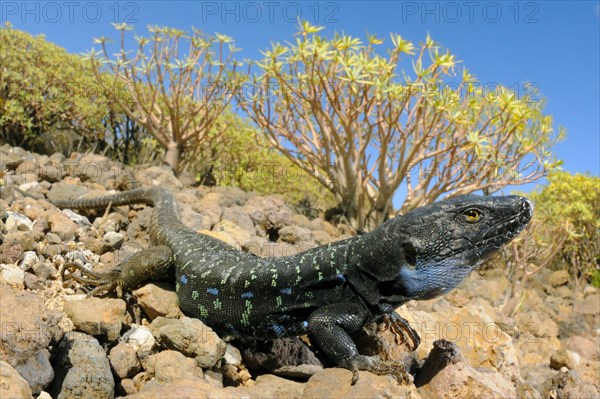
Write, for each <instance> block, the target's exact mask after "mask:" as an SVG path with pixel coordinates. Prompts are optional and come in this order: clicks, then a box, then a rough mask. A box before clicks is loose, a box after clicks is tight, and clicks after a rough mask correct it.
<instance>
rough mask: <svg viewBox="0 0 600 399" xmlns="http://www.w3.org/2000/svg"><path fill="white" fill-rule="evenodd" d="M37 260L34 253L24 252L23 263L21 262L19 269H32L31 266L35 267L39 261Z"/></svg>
mask: <svg viewBox="0 0 600 399" xmlns="http://www.w3.org/2000/svg"><path fill="white" fill-rule="evenodd" d="M39 259H40V258H39V257H38V255H37V253H36V252H35V251H26V252H25V253H23V261H22V262H21V269H23V270H29V269H31V268H33V265H35V264H36V263H37V262H38V261H39Z"/></svg>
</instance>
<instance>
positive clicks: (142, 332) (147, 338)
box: [123, 324, 156, 355]
mask: <svg viewBox="0 0 600 399" xmlns="http://www.w3.org/2000/svg"><path fill="white" fill-rule="evenodd" d="M123 339H124V341H125V342H127V343H128V344H130V345H131V347H132V348H133V349H135V351H136V353H138V355H139V354H142V353H147V352H150V351H151V350H152V349H154V347H155V346H156V339H154V335H152V331H150V329H149V328H148V327H146V326H140V325H137V324H132V325H131V329H130V330H129V331H127V332H126V333H125V334H124V335H123Z"/></svg>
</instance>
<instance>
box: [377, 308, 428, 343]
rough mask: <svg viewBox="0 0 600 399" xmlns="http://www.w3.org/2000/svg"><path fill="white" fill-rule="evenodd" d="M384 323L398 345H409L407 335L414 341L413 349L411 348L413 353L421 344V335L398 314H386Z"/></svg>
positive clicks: (383, 317) (383, 319)
mask: <svg viewBox="0 0 600 399" xmlns="http://www.w3.org/2000/svg"><path fill="white" fill-rule="evenodd" d="M382 321H383V322H384V323H385V328H384V329H383V330H382V331H385V330H386V329H388V328H389V329H390V331H391V332H392V333H393V334H394V340H395V342H396V345H400V344H401V343H402V342H406V343H408V339H407V337H406V336H407V335H408V337H409V338H410V340H411V341H412V347H410V346H409V348H410V350H411V351H413V352H414V351H415V350H416V349H417V348H418V347H419V344H420V343H421V337H419V333H417V332H416V331H415V329H414V328H412V327H411V326H410V324H409V323H408V321H407V320H406V319H404V318H403V317H401V316H400V315H398V313H396V312H393V313H389V314H385V315H383V316H382Z"/></svg>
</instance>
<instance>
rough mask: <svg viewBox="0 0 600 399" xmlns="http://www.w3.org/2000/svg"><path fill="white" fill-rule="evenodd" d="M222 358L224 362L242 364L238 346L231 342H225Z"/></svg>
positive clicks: (234, 364) (235, 364)
mask: <svg viewBox="0 0 600 399" xmlns="http://www.w3.org/2000/svg"><path fill="white" fill-rule="evenodd" d="M223 360H225V364H231V365H233V366H239V365H240V364H242V354H241V353H240V350H239V349H238V348H236V347H235V346H233V345H231V344H227V348H226V349H225V355H223Z"/></svg>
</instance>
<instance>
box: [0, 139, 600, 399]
mask: <svg viewBox="0 0 600 399" xmlns="http://www.w3.org/2000/svg"><path fill="white" fill-rule="evenodd" d="M0 168H1V169H0V322H1V326H2V328H1V331H0V398H3V399H5V398H31V397H38V398H49V397H58V398H83V397H85V398H113V397H127V398H242V397H244V398H331V397H333V398H532V399H533V398H586V399H587V398H590V399H591V398H597V397H599V387H598V381H600V378H599V377H600V376H599V375H598V374H599V372H600V352H599V349H598V348H599V347H600V345H599V340H600V293H599V291H598V290H597V289H596V288H594V287H591V286H588V287H585V289H584V290H583V292H582V293H581V294H576V295H575V294H574V293H573V291H572V290H571V289H570V287H569V286H568V275H567V274H566V273H565V272H564V271H555V272H552V271H549V270H543V271H542V272H540V273H539V274H537V275H536V276H535V277H534V278H532V279H531V280H530V281H529V282H528V287H526V289H524V290H522V292H523V294H522V295H521V296H520V297H519V298H518V301H519V302H518V303H517V305H516V306H513V305H514V303H511V306H510V309H515V310H514V311H512V310H510V311H508V310H507V309H509V306H508V304H509V302H507V301H506V299H505V291H506V289H507V287H508V285H509V283H508V280H507V279H506V277H505V276H504V271H503V270H498V269H496V270H491V271H487V272H486V273H485V275H483V276H482V275H480V274H478V273H473V274H472V276H471V277H470V278H469V279H467V281H465V282H464V283H463V284H462V285H461V286H460V288H458V289H457V290H455V291H454V292H452V293H451V294H449V295H447V296H445V297H443V298H438V299H435V300H431V301H422V302H418V303H417V302H411V303H409V304H407V305H406V306H403V307H402V308H401V309H399V312H400V313H401V314H402V315H403V316H404V317H405V318H406V319H408V320H409V321H410V322H411V325H413V327H415V328H416V329H417V330H418V331H419V333H420V335H421V338H422V343H421V345H420V347H419V348H418V349H417V351H416V352H414V353H412V354H411V353H408V352H407V350H406V346H405V345H404V344H400V345H398V344H396V343H395V341H394V336H393V335H392V333H391V332H390V331H388V330H386V329H385V328H383V327H384V326H376V325H374V326H369V328H367V329H366V330H365V331H364V332H361V333H360V334H357V336H356V337H355V339H356V341H357V342H359V343H360V347H361V349H363V350H364V351H365V352H366V354H371V353H378V354H380V355H381V356H383V357H387V358H393V359H402V361H404V362H405V364H406V365H407V367H408V368H409V369H410V370H411V373H412V374H413V375H414V377H415V378H414V383H411V384H409V385H398V384H397V383H396V381H395V380H394V379H393V378H392V377H389V376H375V375H372V374H370V373H366V372H361V375H360V379H359V381H358V382H357V384H356V385H354V386H351V385H350V379H351V373H350V372H349V371H347V370H343V369H339V368H332V367H331V366H330V365H328V364H327V363H325V364H324V363H323V362H324V361H325V360H324V359H323V358H322V357H321V356H320V355H319V354H318V351H316V353H315V352H314V351H313V350H311V348H310V347H309V341H308V340H307V339H306V337H301V338H294V339H285V340H279V341H273V342H238V341H233V342H225V341H223V340H222V339H221V338H220V337H218V336H217V335H216V334H215V333H214V332H213V331H212V330H211V329H210V328H209V327H207V326H205V325H203V324H202V323H201V322H200V321H199V320H197V319H192V318H188V317H184V316H183V315H182V314H181V313H180V311H179V308H178V307H177V303H176V298H175V294H174V286H173V284H169V283H150V284H146V285H144V286H142V287H140V288H139V289H137V290H135V291H133V292H132V293H126V294H125V295H124V296H123V298H118V297H116V296H115V295H109V296H105V297H103V298H87V297H86V295H85V293H86V291H85V290H84V287H81V286H80V285H79V284H76V283H68V284H63V282H62V281H61V279H60V275H59V272H60V271H61V268H62V267H63V265H64V264H65V262H71V261H74V262H79V263H80V264H82V265H85V267H90V268H91V267H92V266H93V267H94V270H95V271H100V272H104V271H109V270H114V268H115V266H116V265H118V263H119V262H120V261H121V260H123V259H124V258H126V257H127V256H128V255H130V254H131V253H133V252H135V251H137V250H139V249H140V248H144V247H146V246H147V245H148V241H147V240H148V236H147V233H146V229H147V226H148V221H149V216H150V208H148V207H145V206H143V205H132V206H121V207H116V208H113V209H110V210H107V211H101V212H94V211H80V212H79V213H75V212H73V211H70V210H60V209H57V208H56V207H54V206H53V205H51V204H50V203H49V202H48V201H47V200H46V199H47V198H49V199H58V198H73V197H79V196H81V195H97V194H101V193H106V191H107V190H116V189H121V188H122V186H123V182H126V181H127V179H128V177H130V176H131V173H133V174H134V175H135V178H137V179H138V180H139V181H140V182H141V183H142V184H143V185H161V186H163V187H165V188H168V189H171V190H172V191H174V192H175V193H176V197H177V199H178V200H179V202H180V204H181V209H182V216H183V220H184V221H185V223H186V224H187V225H188V226H189V227H191V228H193V229H195V230H197V231H200V232H203V233H206V234H210V235H212V236H214V237H217V238H219V239H221V240H224V241H226V242H228V243H230V244H232V245H235V246H237V247H238V248H240V249H242V250H245V251H250V252H253V253H256V254H259V255H263V256H280V255H285V254H292V253H296V252H298V251H301V250H304V249H308V248H311V247H314V246H317V245H322V244H325V243H327V242H330V241H334V240H339V239H343V238H346V237H349V236H351V235H352V234H354V232H353V230H352V228H350V227H349V226H345V225H338V226H333V225H331V224H330V223H328V222H326V221H324V220H322V219H318V218H317V219H312V220H309V219H308V218H306V217H304V216H302V215H299V214H296V213H294V212H293V211H292V210H291V209H290V208H289V207H288V206H287V205H286V204H285V203H284V202H283V201H282V200H281V199H279V198H277V197H273V196H261V195H257V194H254V193H246V192H243V191H241V190H239V189H235V188H224V187H213V188H207V187H193V186H191V185H189V184H188V183H192V180H190V179H186V178H185V176H184V177H183V178H180V179H176V178H175V177H174V176H173V175H172V173H170V172H169V171H168V170H167V169H164V168H160V167H148V168H143V169H141V168H140V169H137V170H134V171H133V172H131V171H127V170H125V169H124V168H123V167H121V166H120V165H118V164H116V163H114V162H112V161H110V160H108V159H107V158H105V157H102V156H98V155H93V154H88V155H82V154H73V155H72V156H71V157H70V158H65V157H64V156H63V155H61V154H54V155H52V156H50V157H48V156H43V155H37V154H32V153H28V152H26V151H23V150H22V149H19V148H11V147H8V146H4V147H0Z"/></svg>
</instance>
